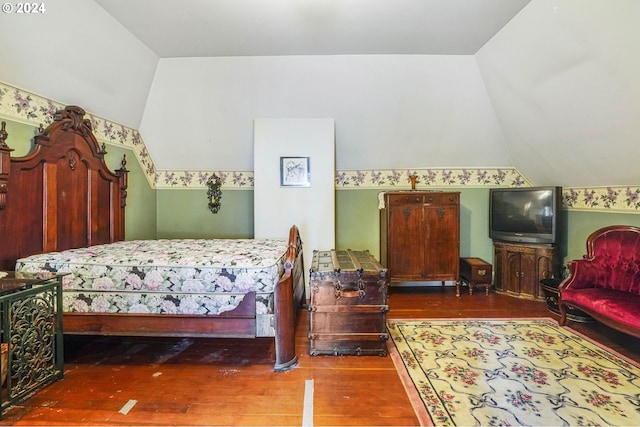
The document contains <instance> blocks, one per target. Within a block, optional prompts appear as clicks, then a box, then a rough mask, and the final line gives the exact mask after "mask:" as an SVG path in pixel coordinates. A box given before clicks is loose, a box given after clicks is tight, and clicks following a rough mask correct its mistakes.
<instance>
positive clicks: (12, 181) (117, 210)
mask: <svg viewBox="0 0 640 427" xmlns="http://www.w3.org/2000/svg"><path fill="white" fill-rule="evenodd" d="M84 115H85V111H84V110H83V109H82V108H80V107H76V106H68V107H66V108H65V109H64V110H59V111H57V112H56V114H55V115H54V121H53V123H51V124H50V125H49V126H48V127H47V128H46V129H40V132H39V134H38V135H37V136H36V137H35V139H34V145H33V148H32V149H31V151H30V152H29V153H28V154H27V155H25V156H24V157H16V158H11V151H12V149H11V148H10V147H9V146H8V145H7V143H6V139H7V132H6V130H5V123H4V122H3V123H2V129H1V130H0V270H13V269H14V268H15V261H16V260H17V259H19V258H21V257H24V256H28V255H33V254H37V253H44V252H52V251H59V250H65V249H70V248H78V247H84V246H90V245H97V244H102V243H111V242H115V241H118V240H124V211H125V205H126V198H127V172H128V171H127V169H126V159H125V158H124V157H123V159H122V163H121V168H120V169H118V170H117V171H115V172H112V171H110V170H109V168H108V167H107V165H106V163H105V161H104V155H105V153H106V151H105V149H104V146H103V147H100V145H99V144H98V141H97V140H96V138H95V136H94V135H93V133H92V131H91V122H90V121H89V120H88V119H85V118H84Z"/></svg>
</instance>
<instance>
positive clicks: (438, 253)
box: [424, 203, 460, 280]
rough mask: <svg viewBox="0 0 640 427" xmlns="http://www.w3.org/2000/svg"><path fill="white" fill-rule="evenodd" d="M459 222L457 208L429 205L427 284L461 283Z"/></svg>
mask: <svg viewBox="0 0 640 427" xmlns="http://www.w3.org/2000/svg"><path fill="white" fill-rule="evenodd" d="M458 218H459V213H458V206H457V205H456V204H451V203H449V204H437V203H435V204H426V205H425V207H424V224H425V228H426V240H425V252H426V253H425V278H426V279H427V280H458V269H459V268H460V257H459V253H460V250H459V240H460V239H459V233H460V232H459V224H458Z"/></svg>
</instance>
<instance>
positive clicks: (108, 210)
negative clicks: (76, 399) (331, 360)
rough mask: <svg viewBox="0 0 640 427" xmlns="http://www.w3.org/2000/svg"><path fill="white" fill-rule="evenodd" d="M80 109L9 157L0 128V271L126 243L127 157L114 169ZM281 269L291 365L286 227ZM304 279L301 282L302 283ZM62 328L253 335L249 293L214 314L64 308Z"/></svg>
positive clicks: (285, 362) (291, 287)
mask: <svg viewBox="0 0 640 427" xmlns="http://www.w3.org/2000/svg"><path fill="white" fill-rule="evenodd" d="M84 115H85V111H84V110H83V109H82V108H80V107H77V106H68V107H66V108H65V109H64V110H60V111H57V112H56V114H55V115H54V121H53V123H51V124H50V125H49V126H48V127H47V128H46V129H42V128H41V129H40V130H39V134H38V135H36V136H35V138H34V145H33V147H32V149H31V151H30V152H29V153H28V154H27V155H25V156H24V157H17V158H13V157H11V151H13V150H12V149H11V148H10V147H9V146H8V145H7V143H6V140H7V136H8V135H7V132H6V130H5V123H4V122H2V127H1V129H0V242H1V243H0V270H4V271H11V270H13V269H14V268H15V263H16V260H17V259H19V258H22V257H26V256H29V255H34V254H39V253H45V252H53V251H61V250H65V249H71V248H78V247H86V246H91V245H98V244H105V243H112V242H116V241H120V240H124V237H125V234H124V228H125V226H124V224H125V223H124V219H125V206H126V199H127V185H128V184H127V178H128V175H127V174H128V171H127V169H126V158H125V157H124V156H123V159H122V162H121V167H120V169H118V170H116V171H115V172H112V171H110V170H109V168H108V167H107V165H106V163H105V161H104V155H105V154H106V150H105V147H104V145H103V146H102V147H101V146H100V145H99V144H98V141H97V140H96V138H95V137H94V135H93V133H92V130H91V122H90V121H89V120H88V119H85V118H84ZM288 244H289V246H288V250H287V256H286V261H285V264H284V273H283V275H282V276H281V278H280V280H279V282H278V284H277V285H276V288H275V291H274V307H275V316H274V323H275V324H274V327H275V353H276V361H275V366H274V369H275V370H276V371H285V370H288V369H290V368H291V367H293V366H294V365H295V364H296V362H297V357H296V355H295V322H296V315H297V312H298V308H299V307H300V306H301V303H303V302H304V298H305V296H304V268H303V265H302V241H301V239H300V234H299V231H298V228H297V227H296V226H295V225H294V226H292V227H291V229H290V231H289V242H288ZM300 281H302V286H300V283H301V282H300ZM63 317H64V320H63V324H64V333H65V334H76V335H77V334H81V335H122V336H185V337H186V336H189V337H243V338H245V337H246V338H254V337H255V336H256V311H255V292H249V293H247V295H245V298H244V299H243V302H242V303H241V304H240V305H239V306H238V307H237V308H236V309H234V310H232V311H229V312H226V313H223V314H221V315H219V316H197V315H194V316H187V315H153V314H121V313H118V314H96V313H64V315H63Z"/></svg>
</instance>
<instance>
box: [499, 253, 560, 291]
mask: <svg viewBox="0 0 640 427" xmlns="http://www.w3.org/2000/svg"><path fill="white" fill-rule="evenodd" d="M493 247H494V259H493V263H494V266H495V286H496V290H497V291H501V292H506V293H508V294H511V295H516V296H521V297H525V298H536V299H544V293H543V292H542V290H541V289H540V280H542V279H550V278H553V277H560V257H559V256H558V254H557V248H556V247H555V246H552V245H523V244H512V243H502V242H494V244H493Z"/></svg>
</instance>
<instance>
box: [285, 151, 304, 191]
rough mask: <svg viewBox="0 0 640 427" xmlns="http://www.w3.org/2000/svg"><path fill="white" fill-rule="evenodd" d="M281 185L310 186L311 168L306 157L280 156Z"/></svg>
mask: <svg viewBox="0 0 640 427" xmlns="http://www.w3.org/2000/svg"><path fill="white" fill-rule="evenodd" d="M280 186H281V187H310V186H311V169H310V165H309V158H308V157H280Z"/></svg>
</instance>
